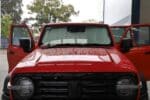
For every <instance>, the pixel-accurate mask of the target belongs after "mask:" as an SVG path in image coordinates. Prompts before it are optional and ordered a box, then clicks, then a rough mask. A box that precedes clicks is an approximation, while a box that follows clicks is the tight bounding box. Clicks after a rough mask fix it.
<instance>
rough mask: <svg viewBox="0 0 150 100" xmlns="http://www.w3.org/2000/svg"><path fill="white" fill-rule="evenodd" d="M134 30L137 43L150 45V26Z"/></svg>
mask: <svg viewBox="0 0 150 100" xmlns="http://www.w3.org/2000/svg"><path fill="white" fill-rule="evenodd" d="M132 30H133V33H134V40H135V42H136V44H137V45H139V46H140V45H150V27H136V28H133V29H132Z"/></svg>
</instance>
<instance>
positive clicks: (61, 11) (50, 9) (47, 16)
mask: <svg viewBox="0 0 150 100" xmlns="http://www.w3.org/2000/svg"><path fill="white" fill-rule="evenodd" d="M28 9H29V10H30V11H31V12H32V13H36V14H37V16H36V19H37V20H38V23H39V24H42V23H49V22H59V21H63V22H67V21H70V16H71V15H78V13H79V12H76V11H75V10H74V7H73V6H72V5H70V4H69V5H64V4H63V2H62V1H60V0H35V1H34V2H33V4H32V5H28Z"/></svg>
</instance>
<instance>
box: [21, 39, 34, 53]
mask: <svg viewBox="0 0 150 100" xmlns="http://www.w3.org/2000/svg"><path fill="white" fill-rule="evenodd" d="M19 43H20V47H21V48H22V49H23V50H24V52H31V51H32V43H31V40H30V39H29V38H21V39H20V40H19Z"/></svg>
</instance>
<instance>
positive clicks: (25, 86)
mask: <svg viewBox="0 0 150 100" xmlns="http://www.w3.org/2000/svg"><path fill="white" fill-rule="evenodd" d="M11 90H12V93H13V97H14V98H15V100H19V99H20V98H22V100H28V99H29V98H31V97H32V96H33V94H34V90H35V89H34V83H33V81H32V79H30V78H29V77H17V78H15V79H14V80H13V83H12V85H11Z"/></svg>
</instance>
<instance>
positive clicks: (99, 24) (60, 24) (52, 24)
mask: <svg viewBox="0 0 150 100" xmlns="http://www.w3.org/2000/svg"><path fill="white" fill-rule="evenodd" d="M63 25H64V26H69V25H81V26H82V25H83V26H106V27H107V26H108V25H107V24H101V23H49V24H46V25H45V26H63Z"/></svg>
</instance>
